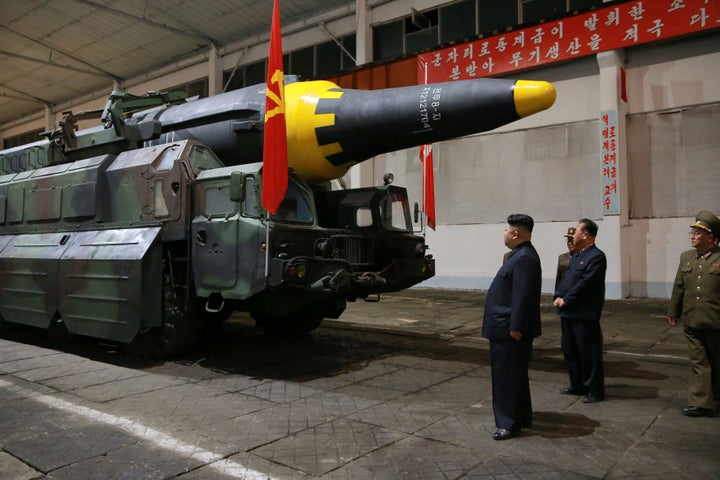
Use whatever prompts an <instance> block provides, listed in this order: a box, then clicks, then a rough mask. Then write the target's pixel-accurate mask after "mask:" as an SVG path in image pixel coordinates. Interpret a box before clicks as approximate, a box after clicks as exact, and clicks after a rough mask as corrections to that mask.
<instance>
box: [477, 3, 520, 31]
mask: <svg viewBox="0 0 720 480" xmlns="http://www.w3.org/2000/svg"><path fill="white" fill-rule="evenodd" d="M517 23H518V4H517V2H498V1H497V0H478V30H479V32H480V33H484V34H491V33H492V32H495V31H497V30H503V29H505V28H506V27H509V26H512V25H516V24H517Z"/></svg>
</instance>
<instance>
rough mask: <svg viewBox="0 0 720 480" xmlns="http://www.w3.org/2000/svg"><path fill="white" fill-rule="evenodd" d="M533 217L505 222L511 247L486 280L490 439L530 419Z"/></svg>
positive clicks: (536, 323) (534, 328)
mask: <svg viewBox="0 0 720 480" xmlns="http://www.w3.org/2000/svg"><path fill="white" fill-rule="evenodd" d="M533 225H534V222H533V219H532V217H530V216H529V215H524V214H513V215H510V216H509V217H508V218H507V225H506V226H505V234H504V239H505V246H506V247H508V248H509V249H511V251H510V252H509V253H508V254H507V255H506V256H505V261H504V263H503V265H502V267H500V270H498V272H497V275H495V279H494V280H493V282H492V284H491V285H490V289H489V290H488V293H487V299H486V301H485V312H484V315H483V326H482V336H483V337H484V338H487V339H488V340H490V367H491V373H492V394H493V412H494V414H495V426H496V427H497V431H496V432H495V433H494V434H493V439H495V440H505V439H508V438H511V437H513V436H515V435H518V434H519V433H520V431H521V429H522V428H523V427H526V428H529V427H530V425H531V423H532V402H531V400H530V379H529V377H528V364H529V362H530V353H531V351H532V343H533V339H534V338H535V337H537V336H539V335H540V287H541V283H542V274H541V271H540V258H539V257H538V254H537V252H536V251H535V247H533V246H532V243H530V238H531V236H532V229H533Z"/></svg>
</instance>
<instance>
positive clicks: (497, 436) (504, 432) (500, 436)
mask: <svg viewBox="0 0 720 480" xmlns="http://www.w3.org/2000/svg"><path fill="white" fill-rule="evenodd" d="M519 433H520V432H519V431H514V430H508V429H506V428H498V429H497V431H496V432H495V433H493V436H492V438H493V440H507V439H508V438H512V437H514V436H516V435H518V434H519Z"/></svg>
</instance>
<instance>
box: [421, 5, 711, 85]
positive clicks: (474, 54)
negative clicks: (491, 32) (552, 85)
mask: <svg viewBox="0 0 720 480" xmlns="http://www.w3.org/2000/svg"><path fill="white" fill-rule="evenodd" d="M718 27H720V1H718V0H644V1H635V2H628V3H623V4H620V5H617V6H613V7H607V8H602V9H598V10H595V11H593V12H589V13H585V14H582V15H575V16H573V17H568V18H564V19H562V20H556V21H552V22H547V23H544V24H542V25H538V26H535V27H528V28H524V29H522V30H517V31H513V32H508V33H504V34H501V35H495V36H492V37H488V38H483V39H480V40H475V41H472V42H469V43H464V44H461V45H456V46H453V47H449V48H445V49H442V50H436V51H432V52H427V53H422V54H420V55H418V64H419V65H426V66H427V76H425V75H426V74H425V73H424V72H423V73H421V72H420V69H418V77H420V76H422V77H423V78H418V83H419V84H420V83H425V80H426V79H427V82H429V83H436V82H446V81H450V80H467V79H471V78H480V77H488V76H494V75H502V74H506V73H509V72H513V71H518V70H523V69H527V68H533V67H539V66H542V65H547V64H550V63H554V62H560V61H565V60H571V59H573V58H579V57H582V56H585V55H591V54H596V53H599V52H604V51H608V50H615V49H618V48H624V47H632V46H635V45H641V44H644V43H650V42H656V41H660V40H667V39H669V38H673V37H678V36H682V35H687V34H691V33H696V32H701V31H706V30H712V29H715V28H718Z"/></svg>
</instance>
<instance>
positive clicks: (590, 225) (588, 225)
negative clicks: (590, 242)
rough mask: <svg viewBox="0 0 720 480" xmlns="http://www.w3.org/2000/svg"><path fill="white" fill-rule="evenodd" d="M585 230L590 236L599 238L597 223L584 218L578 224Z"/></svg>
mask: <svg viewBox="0 0 720 480" xmlns="http://www.w3.org/2000/svg"><path fill="white" fill-rule="evenodd" d="M578 223H579V224H580V226H581V228H582V229H583V230H585V231H586V232H587V233H589V234H590V236H592V237H597V232H598V226H597V223H595V222H593V221H592V220H590V219H589V218H582V219H580V221H579V222H578Z"/></svg>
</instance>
